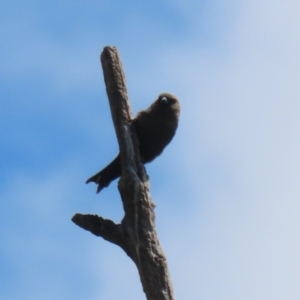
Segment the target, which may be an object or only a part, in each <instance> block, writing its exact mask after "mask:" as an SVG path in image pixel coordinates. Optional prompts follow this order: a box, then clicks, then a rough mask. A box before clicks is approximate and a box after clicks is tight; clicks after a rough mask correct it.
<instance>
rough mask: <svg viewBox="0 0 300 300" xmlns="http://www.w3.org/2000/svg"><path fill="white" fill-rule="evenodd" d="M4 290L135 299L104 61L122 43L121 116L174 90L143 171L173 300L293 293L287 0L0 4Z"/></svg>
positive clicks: (295, 75) (294, 148)
mask: <svg viewBox="0 0 300 300" xmlns="http://www.w3.org/2000/svg"><path fill="white" fill-rule="evenodd" d="M0 8H1V9H0V24H1V27H0V28H1V30H0V40H1V43H0V78H1V80H0V99H1V100H0V114H1V116H0V119H1V127H0V130H1V142H0V143H1V158H0V161H1V171H2V172H1V175H0V179H1V180H0V197H1V199H2V209H1V212H0V225H1V231H0V239H1V247H0V298H1V299H22V300H24V299H25V300H26V299H30V300H32V299H37V300H38V299H91V300H93V299H144V296H143V292H142V289H141V284H140V281H139V277H138V273H137V270H136V268H135V266H134V264H133V263H132V262H131V261H130V259H129V258H128V257H127V256H126V255H125V253H123V251H122V250H121V249H119V248H118V247H117V246H115V245H112V244H109V243H108V242H106V241H103V240H102V239H101V238H97V237H95V236H93V235H92V234H90V233H89V232H85V231H83V230H82V229H80V228H79V227H77V226H75V225H74V224H73V223H72V222H71V220H70V219H71V217H72V216H73V215H74V214H75V213H77V212H82V213H92V214H98V215H101V216H103V217H105V218H111V219H113V220H114V221H115V222H119V221H120V220H121V219H122V216H123V211H122V205H121V202H120V198H119V195H118V192H117V188H116V186H117V183H116V182H114V183H112V184H111V185H110V186H109V188H107V189H104V190H103V191H102V192H101V193H100V194H99V195H96V194H95V190H96V187H95V186H94V185H91V184H90V185H85V184H84V182H85V180H86V179H87V178H88V177H89V176H90V175H92V174H94V173H95V172H96V171H98V170H100V169H101V168H102V167H104V166H105V165H106V164H107V163H108V162H109V161H110V160H111V159H113V158H114V157H115V155H116V154H117V152H118V146H117V142H116V137H115V134H114V129H113V126H112V122H111V117H110V111H109V106H108V102H107V97H106V93H105V86H104V82H103V76H102V69H101V66H100V62H99V55H100V53H101V51H102V49H103V47H104V46H106V45H114V46H117V48H118V49H119V51H120V54H121V57H122V61H123V66H124V69H125V72H126V79H127V85H128V91H129V96H130V102H131V105H132V110H133V112H134V114H136V113H137V112H138V111H139V110H141V109H144V108H147V107H148V106H149V105H150V104H151V103H152V101H153V100H155V98H156V97H157V95H158V94H159V93H161V92H170V93H173V94H175V95H177V96H178V97H179V98H180V100H181V109H182V112H181V118H180V124H179V129H178V132H177V134H176V136H175V138H174V140H173V141H172V143H171V144H170V145H169V146H168V147H167V149H166V150H165V151H164V153H163V155H162V156H161V157H159V158H158V159H157V160H156V161H154V162H153V163H151V164H149V165H147V171H148V174H149V176H150V179H151V193H152V197H153V200H154V202H155V203H156V205H157V207H156V222H157V229H158V233H159V237H160V241H161V244H162V246H163V249H164V251H165V254H166V256H167V259H168V265H169V269H170V273H171V277H172V281H173V286H174V291H175V296H176V299H196V300H197V299H228V300H229V299H230V300H232V299H237V300H239V299H245V300H248V299H249V300H250V299H251V300H252V299H272V300H277V299H278V300H279V299H299V298H300V285H299V278H300V260H299V253H300V229H299V228H300V218H299V211H300V187H299V171H300V160H299V153H300V139H299V128H300V127H299V125H300V118H299V111H300V101H299V99H300V92H299V78H300V56H299V53H300V43H299V36H300V21H299V20H300V15H299V3H298V1H292V0H286V1H279V0H278V1H277V0H275V1H274V0H272V1H271V0H262V1H256V0H253V1H241V0H240V1H239V0H236V1H152V2H138V1H133V0H132V1H127V2H124V4H121V3H120V1H118V2H117V1H85V2H83V1H77V2H76V3H74V2H73V1H52V2H51V3H50V2H49V3H47V2H45V1H2V2H1V5H0Z"/></svg>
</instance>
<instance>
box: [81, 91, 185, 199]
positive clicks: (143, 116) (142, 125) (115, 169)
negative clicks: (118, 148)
mask: <svg viewBox="0 0 300 300" xmlns="http://www.w3.org/2000/svg"><path fill="white" fill-rule="evenodd" d="M179 114H180V104H179V101H178V99H177V98H176V97H175V96H173V95H171V94H168V93H163V94H160V95H159V97H158V99H157V100H156V101H154V102H153V104H152V105H151V106H150V107H149V108H148V109H146V110H143V111H141V112H139V113H138V115H137V117H136V118H135V119H134V120H133V126H135V130H136V134H137V138H138V140H139V150H140V156H141V160H142V163H144V164H146V163H148V162H151V161H152V160H153V159H154V158H156V157H157V156H158V155H160V154H161V153H162V152H163V150H164V148H165V147H166V146H167V145H168V144H169V143H170V141H171V140H172V138H173V136H174V135H175V132H176V129H177V126H178V121H179ZM121 173H122V166H121V159H120V154H118V156H117V157H116V158H115V159H114V160H113V161H112V162H111V163H110V164H109V165H108V166H106V167H105V168H104V169H103V170H102V171H100V172H99V173H97V174H95V175H94V176H92V177H91V178H89V179H88V180H87V181H86V183H89V182H95V183H96V184H98V188H97V193H99V192H100V191H101V190H102V189H103V188H104V187H107V186H108V185H109V184H110V183H111V182H112V181H113V180H115V179H117V178H118V177H120V176H121Z"/></svg>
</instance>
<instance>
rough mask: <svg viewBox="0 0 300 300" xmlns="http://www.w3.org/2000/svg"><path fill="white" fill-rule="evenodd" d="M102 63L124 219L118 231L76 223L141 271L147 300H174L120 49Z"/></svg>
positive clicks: (81, 218)
mask: <svg viewBox="0 0 300 300" xmlns="http://www.w3.org/2000/svg"><path fill="white" fill-rule="evenodd" d="M101 63H102V68H103V73H104V80H105V84H106V90H107V95H108V98H109V103H110V108H111V114H112V119H113V122H114V126H115V131H116V135H117V138H118V142H119V147H120V154H121V163H122V176H121V179H120V181H119V186H118V187H119V191H120V194H121V198H122V202H123V207H124V211H125V216H124V218H123V220H122V222H121V224H118V225H116V224H115V223H114V222H112V221H111V220H105V219H103V218H101V217H99V216H96V215H81V214H76V215H75V216H74V217H73V219H72V220H73V221H74V222H75V223H76V224H77V225H78V226H80V227H82V228H84V229H86V230H89V231H90V232H92V233H93V234H95V235H97V236H101V237H102V238H104V239H106V240H107V241H109V242H112V243H114V244H117V245H119V246H120V247H122V249H123V250H124V251H125V252H126V253H127V255H128V256H130V257H131V258H132V260H133V261H134V262H135V264H136V266H137V268H138V271H139V274H140V278H141V282H142V285H143V290H144V292H145V294H146V297H147V299H148V300H172V299H174V296H173V290H172V285H171V280H170V276H169V272H168V269H167V262H166V258H165V256H164V253H163V251H162V248H161V246H160V244H159V240H158V237H157V233H156V229H155V215H154V204H153V202H152V199H151V196H150V193H149V183H148V176H147V173H146V170H145V168H144V166H143V164H142V163H141V161H140V155H139V150H138V141H137V137H136V134H135V132H134V128H132V127H133V126H131V119H132V116H131V110H130V106H129V102H128V96H127V90H126V85H125V76H124V72H123V69H122V64H121V60H120V57H119V54H118V51H117V49H116V48H114V47H105V48H104V50H103V52H102V54H101Z"/></svg>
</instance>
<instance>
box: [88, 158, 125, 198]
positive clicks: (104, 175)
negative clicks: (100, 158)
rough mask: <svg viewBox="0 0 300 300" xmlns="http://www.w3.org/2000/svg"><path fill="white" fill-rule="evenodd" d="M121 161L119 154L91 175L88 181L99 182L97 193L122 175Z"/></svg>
mask: <svg viewBox="0 0 300 300" xmlns="http://www.w3.org/2000/svg"><path fill="white" fill-rule="evenodd" d="M121 171H122V169H121V161H120V155H118V156H117V157H116V158H115V159H114V160H113V161H112V162H111V163H110V164H109V165H108V166H107V167H105V168H104V169H103V170H101V171H100V172H98V173H97V174H95V175H93V176H92V177H90V178H89V179H88V180H87V181H86V183H90V182H95V183H96V184H98V187H97V193H99V192H100V191H101V190H102V189H103V188H105V187H107V186H108V185H109V184H110V183H111V182H112V181H113V180H115V179H117V178H118V177H120V176H121Z"/></svg>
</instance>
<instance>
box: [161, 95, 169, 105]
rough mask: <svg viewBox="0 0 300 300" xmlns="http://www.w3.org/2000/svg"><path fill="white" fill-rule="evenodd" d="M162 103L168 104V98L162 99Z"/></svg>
mask: <svg viewBox="0 0 300 300" xmlns="http://www.w3.org/2000/svg"><path fill="white" fill-rule="evenodd" d="M160 101H161V103H163V104H168V102H169V101H168V98H167V97H166V96H163V97H161V99H160Z"/></svg>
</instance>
